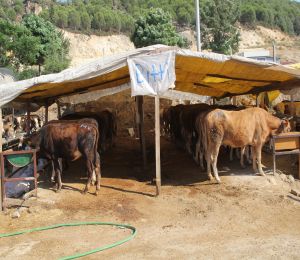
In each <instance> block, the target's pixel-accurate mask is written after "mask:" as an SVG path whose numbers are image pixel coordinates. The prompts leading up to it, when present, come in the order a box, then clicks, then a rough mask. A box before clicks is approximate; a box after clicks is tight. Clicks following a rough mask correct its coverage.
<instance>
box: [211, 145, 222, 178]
mask: <svg viewBox="0 0 300 260" xmlns="http://www.w3.org/2000/svg"><path fill="white" fill-rule="evenodd" d="M220 146H221V143H219V144H215V147H214V148H213V149H212V153H211V159H212V168H213V171H214V176H215V178H216V181H217V182H218V183H221V180H220V177H219V174H218V168H217V162H218V155H219V150H220Z"/></svg>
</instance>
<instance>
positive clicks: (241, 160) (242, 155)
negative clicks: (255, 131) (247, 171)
mask: <svg viewBox="0 0 300 260" xmlns="http://www.w3.org/2000/svg"><path fill="white" fill-rule="evenodd" d="M245 149H246V146H244V147H241V158H240V163H241V166H242V168H243V169H244V168H246V166H245V164H244V155H245Z"/></svg>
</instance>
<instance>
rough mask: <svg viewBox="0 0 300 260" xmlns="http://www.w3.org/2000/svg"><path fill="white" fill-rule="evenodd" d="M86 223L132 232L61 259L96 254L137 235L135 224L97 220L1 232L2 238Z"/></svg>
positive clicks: (0, 236) (65, 259)
mask: <svg viewBox="0 0 300 260" xmlns="http://www.w3.org/2000/svg"><path fill="white" fill-rule="evenodd" d="M84 225H102V226H116V227H120V228H127V229H130V230H131V231H132V232H131V234H130V236H129V237H126V238H124V239H122V240H119V241H117V242H115V243H113V244H110V245H106V246H102V247H98V248H95V249H93V250H90V251H87V252H83V253H79V254H76V255H71V256H66V257H63V258H60V260H67V259H75V258H79V257H83V256H87V255H91V254H94V253H97V252H100V251H103V250H106V249H109V248H113V247H116V246H119V245H121V244H124V243H126V242H127V241H129V240H131V239H132V238H133V237H134V236H135V235H136V228H135V227H133V226H130V225H126V224H117V223H110V222H97V221H96V222H79V223H66V224H56V225H53V226H48V227H38V228H33V229H28V230H23V231H17V232H13V233H7V234H0V238H3V237H11V236H17V235H22V234H26V233H32V232H36V231H43V230H48V229H54V228H60V227H75V226H84Z"/></svg>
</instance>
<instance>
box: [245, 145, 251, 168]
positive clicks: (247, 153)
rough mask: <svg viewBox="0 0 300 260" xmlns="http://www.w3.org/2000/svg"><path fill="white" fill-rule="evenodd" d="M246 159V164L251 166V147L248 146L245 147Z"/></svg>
mask: <svg viewBox="0 0 300 260" xmlns="http://www.w3.org/2000/svg"><path fill="white" fill-rule="evenodd" d="M245 152H246V159H247V162H248V164H251V163H252V161H251V147H250V146H249V145H247V146H246V151H245Z"/></svg>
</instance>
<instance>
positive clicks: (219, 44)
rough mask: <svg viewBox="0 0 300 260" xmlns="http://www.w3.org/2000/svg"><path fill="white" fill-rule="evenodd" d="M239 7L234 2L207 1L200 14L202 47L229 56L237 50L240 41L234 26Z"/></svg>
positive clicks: (227, 0) (221, 0) (229, 0)
mask: <svg viewBox="0 0 300 260" xmlns="http://www.w3.org/2000/svg"><path fill="white" fill-rule="evenodd" d="M239 10H240V9H239V5H238V2H236V1H235V0H211V1H207V2H206V5H205V9H204V10H203V11H202V12H201V15H202V20H203V26H202V32H203V33H202V38H203V47H204V48H207V49H211V50H212V51H214V52H218V53H224V54H230V53H231V52H236V51H237V50H238V45H239V41H240V34H239V30H238V28H237V26H236V23H237V21H238V18H239V16H240V14H239Z"/></svg>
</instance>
